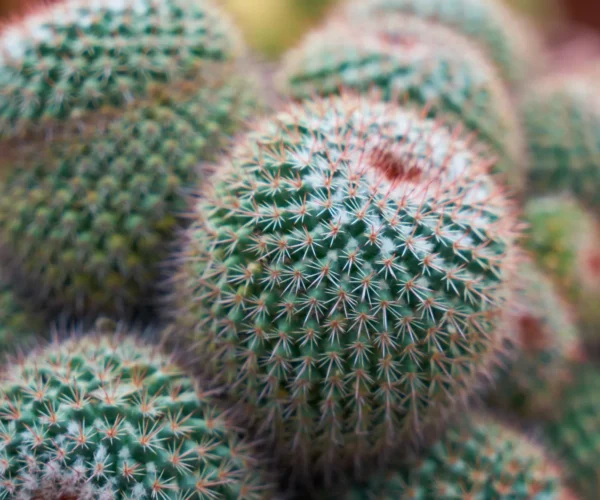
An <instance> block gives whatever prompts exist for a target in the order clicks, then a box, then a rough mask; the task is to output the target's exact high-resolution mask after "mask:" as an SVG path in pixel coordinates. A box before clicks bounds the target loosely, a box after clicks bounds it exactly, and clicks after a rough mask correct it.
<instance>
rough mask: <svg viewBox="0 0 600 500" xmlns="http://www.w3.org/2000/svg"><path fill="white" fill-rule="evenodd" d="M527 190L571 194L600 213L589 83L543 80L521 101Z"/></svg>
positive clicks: (596, 115) (596, 118)
mask: <svg viewBox="0 0 600 500" xmlns="http://www.w3.org/2000/svg"><path fill="white" fill-rule="evenodd" d="M521 108H522V110H523V111H522V112H523V116H524V120H523V121H524V126H525V130H526V134H527V142H528V146H529V154H530V156H531V169H530V172H529V173H530V181H531V189H532V190H533V191H534V192H536V193H541V194H545V193H548V194H559V195H560V194H563V193H570V194H571V195H572V196H574V197H575V198H576V199H577V200H579V201H581V202H582V203H584V204H585V205H587V206H589V207H590V208H592V209H593V210H594V211H596V212H597V213H600V212H598V211H599V210H600V194H599V193H600V167H599V165H600V98H599V96H598V94H597V86H596V83H595V81H594V80H593V79H591V78H586V77H583V76H581V75H577V74H574V75H570V76H556V77H546V78H545V79H543V80H542V81H539V82H537V83H536V84H533V85H531V86H530V87H529V91H528V92H526V93H525V95H524V96H523V98H522V100H521Z"/></svg>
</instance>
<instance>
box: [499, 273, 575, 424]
mask: <svg viewBox="0 0 600 500" xmlns="http://www.w3.org/2000/svg"><path fill="white" fill-rule="evenodd" d="M514 313H515V328H516V332H517V335H516V336H515V337H514V338H509V339H507V345H506V346H504V349H505V356H504V358H505V359H504V363H505V366H504V367H503V370H502V371H501V375H500V377H499V380H498V385H497V387H495V390H494V391H493V393H492V395H491V401H492V403H493V404H494V405H495V406H500V407H502V408H503V409H507V410H510V411H512V412H516V413H519V414H520V415H522V416H525V417H529V418H536V419H539V418H548V417H550V416H551V415H552V414H554V413H555V412H556V401H557V397H558V396H559V395H560V392H561V391H562V390H563V388H564V386H565V384H567V383H568V382H569V381H570V379H569V370H570V361H572V360H573V359H576V358H578V357H579V356H581V355H582V351H581V346H580V339H579V332H578V331H577V328H576V326H575V322H574V318H573V317H572V314H571V311H570V309H569V308H568V306H567V304H566V303H564V302H563V299H562V298H561V296H560V295H559V294H558V293H557V291H556V290H555V288H554V284H553V283H552V282H551V281H550V279H548V278H546V276H544V275H543V274H542V273H541V272H540V271H539V270H538V269H536V267H535V266H534V265H533V263H531V262H525V263H523V264H522V265H521V266H520V268H519V300H518V303H517V305H516V307H515V310H514Z"/></svg>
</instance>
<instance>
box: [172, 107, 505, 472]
mask: <svg viewBox="0 0 600 500" xmlns="http://www.w3.org/2000/svg"><path fill="white" fill-rule="evenodd" d="M488 163H489V160H486V159H485V158H483V157H480V156H478V155H476V154H473V153H472V152H471V151H470V149H469V147H468V144H467V143H465V142H463V141H462V140H460V139H457V138H456V137H454V136H452V135H451V134H450V133H449V132H448V131H447V130H446V129H444V128H442V127H438V126H436V124H435V123H434V122H433V121H430V120H427V119H422V118H419V116H418V115H417V114H416V113H412V112H410V111H406V110H402V109H400V108H398V107H396V106H395V105H392V104H387V103H383V102H380V101H377V100H370V99H367V98H361V97H352V96H343V97H331V98H327V99H323V100H316V101H314V102H305V103H302V104H294V105H290V106H289V107H288V108H287V109H285V110H283V111H281V112H280V113H279V114H277V115H275V116H274V117H272V118H271V119H266V120H265V121H263V122H262V123H260V124H259V125H258V127H257V128H256V130H255V131H253V132H252V133H250V134H248V135H247V136H246V137H245V138H244V139H242V140H241V142H240V143H239V144H238V146H237V147H236V148H235V150H234V151H233V153H232V155H231V157H227V158H223V159H222V161H221V162H220V163H219V165H218V170H217V172H218V173H217V175H216V176H215V178H214V179H213V185H212V186H211V188H209V189H207V190H206V191H205V192H204V194H203V197H202V199H201V200H200V201H199V202H198V204H197V206H196V207H195V210H194V214H193V222H192V225H191V227H190V228H189V230H188V233H187V244H186V247H185V249H184V251H183V252H182V255H181V263H180V268H179V271H178V276H177V278H176V289H177V292H176V293H175V296H174V301H175V303H176V305H177V306H178V311H177V313H176V315H177V318H176V320H177V322H178V326H179V330H180V331H181V332H182V333H183V334H184V335H186V336H187V338H188V340H190V341H192V342H193V345H194V346H195V347H196V350H197V353H198V354H199V355H200V356H204V358H206V359H205V361H204V363H203V365H202V366H204V367H205V368H206V369H207V370H208V371H209V372H210V373H211V374H212V375H213V376H214V377H215V378H216V379H217V380H218V381H221V382H223V383H226V384H227V385H228V387H229V388H230V396H232V397H233V398H234V399H235V400H239V401H241V402H242V403H246V404H248V405H250V407H251V408H252V410H251V413H250V414H252V415H253V416H256V418H257V419H258V420H259V421H260V423H261V424H262V426H263V427H264V429H265V430H267V431H268V432H270V433H271V434H272V435H273V437H274V438H275V439H276V441H277V443H278V444H279V445H280V450H281V451H282V452H283V453H286V452H287V453H289V454H291V455H292V456H293V459H292V461H293V463H294V465H295V466H296V467H298V469H302V464H303V462H306V463H309V464H313V463H314V462H318V463H320V464H321V465H322V466H323V470H325V471H327V470H330V469H331V467H338V466H342V465H343V464H345V463H347V462H350V463H352V462H353V463H355V464H361V463H362V464H363V465H368V464H367V463H366V461H367V460H366V458H367V457H369V456H373V455H375V456H382V455H385V454H386V453H387V452H388V451H392V450H393V449H394V446H395V445H396V444H397V443H398V442H400V441H402V442H403V443H404V444H405V445H406V443H409V442H414V441H418V439H419V437H420V433H421V432H422V431H424V430H425V429H427V428H428V427H429V426H440V425H442V424H443V421H444V416H445V415H446V413H450V412H451V411H452V408H453V407H455V406H456V405H460V404H462V403H463V402H464V399H465V398H466V397H467V396H468V395H471V394H472V393H473V391H474V390H476V388H477V387H478V386H481V385H482V384H485V382H486V381H487V376H488V375H490V370H491V369H492V368H491V364H492V360H493V358H494V356H495V352H496V347H497V346H498V344H499V343H501V342H502V338H503V335H504V329H503V328H502V326H503V325H504V312H503V311H504V308H505V306H507V305H508V301H509V300H510V299H511V293H512V290H511V287H512V273H513V271H514V263H515V262H514V261H515V258H514V254H515V252H514V246H513V243H514V238H515V232H514V228H515V221H514V219H513V215H512V208H511V207H512V204H511V203H509V202H508V201H507V200H506V199H505V198H504V197H503V195H502V193H501V190H499V189H498V188H497V187H496V185H495V183H494V182H493V181H492V180H491V179H490V177H489V175H488V174H487V171H488V168H489V164H488ZM172 309H173V308H172Z"/></svg>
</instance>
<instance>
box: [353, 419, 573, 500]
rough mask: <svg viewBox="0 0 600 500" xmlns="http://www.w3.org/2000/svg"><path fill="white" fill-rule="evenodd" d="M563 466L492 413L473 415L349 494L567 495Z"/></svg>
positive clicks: (535, 499) (493, 499)
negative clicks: (415, 457)
mask: <svg viewBox="0 0 600 500" xmlns="http://www.w3.org/2000/svg"><path fill="white" fill-rule="evenodd" d="M563 491H564V490H563V485H562V484H561V476H560V473H559V470H558V468H557V467H556V466H554V465H553V464H552V463H551V462H550V461H549V460H548V459H547V458H546V455H545V452H544V450H543V449H542V448H541V447H539V446H537V445H535V444H533V443H531V442H530V441H529V440H527V439H526V438H524V436H521V435H519V433H517V432H515V431H513V430H512V429H510V428H508V427H506V426H504V425H502V424H499V423H497V422H495V421H494V420H493V419H490V418H489V417H485V418H484V417H481V416H477V417H475V418H472V419H469V420H468V422H465V423H463V424H462V425H461V426H458V427H457V428H454V429H451V430H449V431H448V432H447V433H446V435H445V436H444V437H443V438H442V439H441V440H440V441H439V442H437V443H436V444H435V445H433V446H432V447H431V448H430V449H429V450H428V451H427V452H426V453H425V456H424V457H423V458H422V459H420V460H418V461H414V462H412V463H410V464H409V466H406V467H405V468H404V469H402V468H400V469H397V470H392V471H391V472H390V473H389V474H388V475H387V477H385V478H381V477H379V478H375V479H373V480H372V481H371V484H370V485H368V486H365V487H362V488H360V487H356V488H354V490H352V491H350V492H349V493H348V494H347V495H346V497H345V498H347V500H362V499H365V500H366V499H371V498H377V499H382V500H392V499H397V498H406V499H415V500H416V499H421V500H435V499H439V498H485V499H486V500H488V499H489V500H514V499H515V498H521V499H526V498H527V499H531V500H543V499H546V498H561V499H562V498H566V497H564V496H562V495H561V493H562V492H563Z"/></svg>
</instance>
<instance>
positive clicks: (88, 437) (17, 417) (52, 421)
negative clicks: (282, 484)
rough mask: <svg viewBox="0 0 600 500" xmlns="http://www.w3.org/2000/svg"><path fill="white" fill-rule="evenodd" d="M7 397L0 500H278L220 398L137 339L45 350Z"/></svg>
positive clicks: (97, 339) (4, 382)
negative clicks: (215, 398)
mask: <svg viewBox="0 0 600 500" xmlns="http://www.w3.org/2000/svg"><path fill="white" fill-rule="evenodd" d="M0 395H1V398H0V434H1V436H2V450H1V452H0V464H1V465H2V467H1V468H0V498H3V499H7V500H9V499H32V500H33V499H40V498H44V499H58V498H76V499H92V498H93V499H97V500H100V499H123V500H124V499H126V498H127V499H143V498H156V499H161V500H171V499H173V500H175V499H181V498H190V499H191V498H211V499H212V498H215V499H216V498H219V499H231V500H233V499H259V498H260V499H265V498H271V497H270V495H269V494H270V491H271V490H270V489H269V487H268V483H264V484H263V483H261V476H260V473H259V472H258V471H257V470H252V464H253V460H254V459H255V458H256V457H254V458H253V457H252V450H251V447H249V446H248V444H246V443H245V442H244V441H243V439H242V438H240V437H239V436H238V435H237V432H236V430H235V429H234V428H233V427H232V426H231V423H230V422H229V421H228V419H227V417H226V415H225V414H223V413H222V412H221V411H220V410H219V409H218V407H217V406H216V405H215V403H214V401H212V400H211V396H210V395H209V394H208V393H207V392H206V391H203V390H202V388H200V387H199V386H198V385H197V384H196V383H195V382H194V381H193V380H192V379H191V378H190V377H188V376H187V375H185V373H184V372H182V370H181V369H180V368H179V367H178V366H177V365H175V364H174V363H173V362H172V361H171V360H170V358H169V357H168V356H166V355H164V354H162V353H160V352H159V351H158V350H157V348H153V347H151V346H148V345H145V344H143V343H141V341H139V340H136V339H135V338H132V337H120V336H117V337H112V336H109V335H106V334H102V335H101V334H100V333H98V334H95V333H92V334H91V335H90V336H87V337H83V338H80V339H71V340H66V341H64V342H62V343H59V344H51V345H49V346H46V347H44V348H41V349H40V350H39V351H36V352H34V353H32V354H30V355H29V356H28V357H27V358H25V359H24V360H23V361H22V362H20V363H18V364H12V365H9V366H7V367H5V370H4V371H3V374H2V377H1V379H0Z"/></svg>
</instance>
